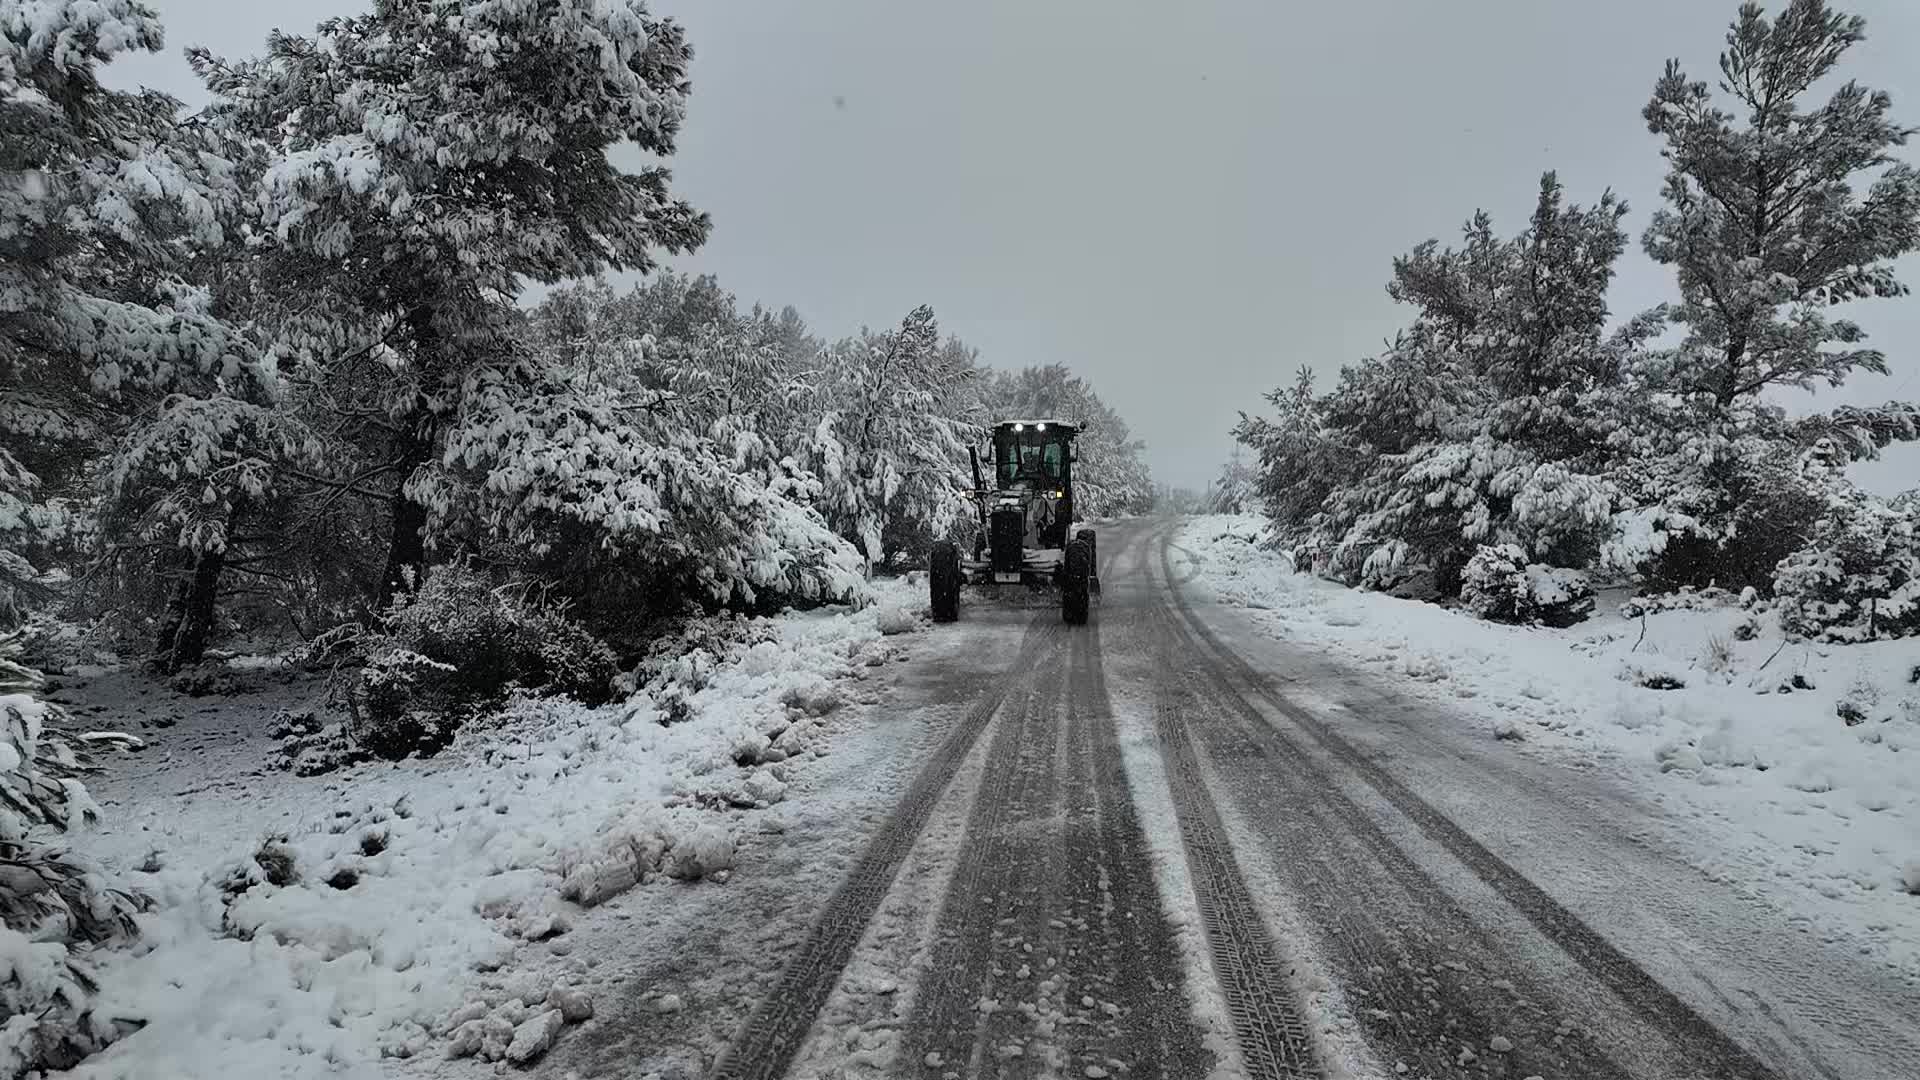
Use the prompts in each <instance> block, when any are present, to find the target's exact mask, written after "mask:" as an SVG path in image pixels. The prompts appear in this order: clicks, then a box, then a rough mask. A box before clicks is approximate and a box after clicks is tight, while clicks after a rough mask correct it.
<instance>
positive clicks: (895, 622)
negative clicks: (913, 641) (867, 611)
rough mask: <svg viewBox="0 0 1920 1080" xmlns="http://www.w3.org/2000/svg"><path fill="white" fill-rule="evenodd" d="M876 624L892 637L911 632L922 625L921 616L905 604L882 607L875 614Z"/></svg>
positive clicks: (883, 632)
mask: <svg viewBox="0 0 1920 1080" xmlns="http://www.w3.org/2000/svg"><path fill="white" fill-rule="evenodd" d="M874 624H875V625H876V626H877V627H878V628H879V630H880V632H881V633H882V634H886V635H887V636H889V637H891V636H893V635H896V634H910V633H912V632H913V631H915V630H917V629H919V627H920V616H919V614H918V613H917V612H915V611H914V610H913V609H912V608H910V607H907V606H905V605H902V606H898V607H886V608H882V609H880V611H879V613H878V614H877V615H875V616H874Z"/></svg>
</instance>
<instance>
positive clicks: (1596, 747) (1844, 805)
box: [1176, 516, 1920, 976]
mask: <svg viewBox="0 0 1920 1080" xmlns="http://www.w3.org/2000/svg"><path fill="white" fill-rule="evenodd" d="M1262 529H1263V522H1262V521H1261V520H1260V519H1257V518H1252V517H1229V516H1210V517H1201V518H1195V519H1193V520H1192V521H1191V522H1189V523H1188V524H1187V525H1186V526H1185V527H1184V528H1183V530H1182V532H1181V535H1180V540H1179V549H1178V551H1177V552H1176V555H1177V556H1178V557H1180V558H1181V559H1182V560H1183V561H1185V562H1187V563H1189V564H1190V565H1191V569H1193V570H1196V571H1197V579H1196V580H1195V581H1194V582H1193V583H1191V584H1189V585H1188V586H1186V587H1187V588H1189V589H1198V590H1200V591H1201V592H1203V593H1210V594H1212V595H1213V596H1214V597H1215V598H1216V599H1218V600H1220V601H1221V602H1223V603H1227V604H1230V605H1234V606H1238V607H1241V608H1243V609H1245V611H1246V614H1247V615H1248V616H1249V617H1250V619H1251V620H1252V621H1253V622H1254V624H1255V625H1256V626H1257V627H1258V628H1259V629H1261V630H1262V631H1263V632H1265V633H1268V634H1271V635H1273V636H1274V637H1276V638H1280V639H1283V640H1285V641H1287V642H1289V643H1290V644H1291V645H1294V646H1297V647H1304V648H1308V649H1320V650H1324V651H1325V652H1326V653H1328V654H1329V655H1330V656H1332V657H1335V658H1338V659H1341V660H1344V661H1347V662H1349V663H1352V664H1354V665H1357V666H1359V667H1361V668H1363V669H1370V670H1373V671H1376V672H1379V673H1381V674H1383V675H1389V676H1393V677H1394V685H1395V686H1396V688H1397V689H1400V690H1402V691H1403V692H1405V693H1407V694H1409V695H1413V696H1416V697H1424V698H1426V699H1428V700H1430V701H1436V702H1444V703H1445V704H1447V705H1448V706H1449V708H1447V709H1444V710H1436V711H1435V715H1436V716H1455V717H1459V718H1461V722H1462V723H1468V724H1479V725H1482V726H1483V730H1484V733H1485V735H1486V737H1488V738H1490V739H1506V740H1511V741H1513V742H1514V743H1515V744H1516V745H1517V746H1518V747H1520V748H1521V749H1522V751H1523V752H1526V753H1529V754H1533V755H1537V756H1540V757H1542V758H1544V759H1547V760H1555V761H1560V762H1564V763H1566V764H1569V765H1578V766H1580V767H1582V768H1601V769H1606V770H1609V771H1611V772H1613V773H1616V774H1617V775H1618V776H1619V777H1620V778H1621V780H1623V781H1624V782H1626V783H1628V784H1630V785H1632V787H1633V788H1634V789H1635V790H1639V791H1642V792H1644V793H1645V795H1646V796H1647V798H1648V799H1649V800H1650V801H1652V802H1654V803H1657V804H1659V805H1661V806H1664V807H1665V808H1666V809H1667V811H1668V812H1669V813H1670V814H1671V815H1672V817H1673V818H1674V819H1675V820H1676V821H1679V822H1684V823H1686V824H1685V827H1684V828H1682V829H1678V830H1676V833H1677V835H1678V836H1679V837H1680V838H1681V844H1682V849H1683V850H1684V851H1685V852H1686V854H1687V856H1688V858H1689V859H1691V860H1692V861H1693V862H1695V863H1696V864H1697V865H1698V866H1699V867H1701V869H1703V870H1704V871H1706V872H1707V873H1708V874H1710V875H1711V876H1713V877H1715V878H1716V879H1719V880H1722V881H1725V882H1728V883H1730V884H1732V885H1734V886H1736V887H1738V888H1741V889H1743V890H1746V891H1749V892H1751V893H1754V894H1759V895H1765V896H1766V897H1768V898H1769V899H1770V900H1772V901H1774V902H1776V903H1781V904H1784V905H1785V906H1786V907H1788V908H1789V909H1790V910H1792V911H1794V912H1796V913H1797V914H1798V915H1800V916H1802V917H1803V918H1804V919H1805V920H1806V921H1807V922H1808V923H1809V924H1811V925H1814V926H1818V927H1820V928H1821V929H1822V930H1823V931H1824V932H1843V933H1845V935H1846V936H1848V937H1850V938H1852V939H1853V940H1855V941H1856V942H1857V943H1858V944H1859V947H1860V949H1861V951H1862V952H1865V953H1868V954H1869V955H1872V956H1874V957H1876V958H1878V959H1880V960H1882V961H1884V962H1886V963H1887V964H1890V965H1892V966H1893V967H1895V968H1897V969H1899V970H1901V971H1902V972H1904V973H1906V974H1908V975H1909V976H1913V975H1916V974H1920V645H1916V643H1915V642H1914V641H1911V640H1908V641H1893V642H1879V643H1873V644H1867V645H1847V646H1827V645H1818V644H1810V643H1806V642H1789V641H1787V640H1786V639H1785V638H1784V637H1783V635H1782V633H1781V632H1780V629H1779V626H1778V623H1777V621H1776V620H1775V618H1774V617H1773V616H1772V614H1771V613H1769V612H1768V611H1766V610H1765V606H1764V604H1761V605H1756V606H1754V607H1752V608H1745V607H1742V606H1741V605H1740V603H1739V602H1738V600H1737V599H1736V598H1718V599H1715V598H1691V599H1688V600H1685V601H1683V602H1682V603H1683V605H1684V606H1682V607H1680V608H1679V609H1677V610H1660V611H1653V612H1651V613H1648V614H1646V615H1645V617H1644V618H1642V617H1640V616H1639V615H1638V614H1637V613H1623V611H1622V610H1621V608H1622V601H1624V600H1625V599H1626V596H1625V595H1624V594H1621V595H1616V596H1611V597H1609V596H1605V595H1603V597H1602V601H1601V604H1600V610H1599V611H1598V613H1597V614H1596V615H1595V616H1594V617H1593V618H1591V619H1589V620H1588V621H1586V622H1584V623H1582V624H1580V625H1578V626H1575V627H1572V628H1569V629H1564V630H1556V629H1547V628H1540V627H1514V626H1503V625H1498V624H1494V623H1487V622H1482V621H1480V620H1477V619H1475V618H1473V617H1472V616H1470V615H1468V614H1466V613H1465V612H1462V611H1455V610H1449V609H1446V608H1442V607H1439V606H1436V605H1433V604H1426V603H1420V602H1417V601H1411V600H1402V599H1396V598H1393V597H1390V596H1386V595H1383V594H1379V593H1368V592H1360V591H1356V590H1352V589H1347V588H1344V587H1342V586H1340V585H1337V584H1335V583H1331V582H1327V581H1323V580H1319V579H1316V578H1314V577H1312V576H1311V575H1307V574H1300V573H1295V572H1294V571H1293V568H1292V566H1291V564H1290V562H1289V561H1288V559H1287V558H1286V556H1285V555H1284V554H1283V553H1280V552H1277V551H1274V550H1271V549H1269V548H1267V547H1266V546H1264V545H1262V544H1261V543H1260V542H1259V541H1260V539H1261V535H1262ZM1176 569H1185V568H1182V567H1178V566H1177V567H1176Z"/></svg>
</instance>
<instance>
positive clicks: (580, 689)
mask: <svg viewBox="0 0 1920 1080" xmlns="http://www.w3.org/2000/svg"><path fill="white" fill-rule="evenodd" d="M362 649H363V652H364V657H365V665H364V666H363V667H362V668H361V670H360V672H359V674H358V676H357V682H356V685H355V686H354V688H353V692H352V693H351V694H350V695H349V699H350V704H351V707H352V711H353V713H354V726H353V735H354V738H355V740H356V741H357V742H358V743H359V744H360V745H362V746H364V747H366V748H367V749H368V750H370V751H372V752H373V753H375V754H379V755H381V756H383V757H404V756H406V755H407V754H409V753H413V752H415V751H430V750H433V749H437V748H438V747H439V746H441V745H444V744H445V743H446V741H447V740H448V739H450V738H451V737H452V736H453V733H454V731H455V730H456V729H458V727H459V726H460V724H462V723H464V722H465V721H467V720H469V719H471V718H473V717H474V716H475V715H477V714H480V713H483V712H485V711H487V710H489V709H492V708H494V707H496V706H498V705H499V704H500V703H501V701H503V700H504V698H505V697H506V695H507V693H508V692H509V691H510V690H513V689H516V688H518V689H525V690H536V691H542V692H545V693H553V694H568V695H571V696H573V697H574V698H577V699H578V700H580V701H582V702H584V703H586V704H589V705H597V704H600V703H602V702H604V701H606V700H607V699H608V698H609V697H610V696H611V695H612V692H613V679H614V676H615V675H616V674H617V664H616V661H615V659H614V656H613V653H612V651H611V650H609V649H608V648H607V647H606V646H605V645H604V644H602V643H600V642H599V641H598V640H596V639H595V638H594V637H593V636H592V635H591V634H589V633H587V632H586V630H584V629H583V628H581V627H580V626H579V625H578V624H577V623H574V622H573V621H572V620H570V619H568V618H567V617H566V616H565V615H564V614H563V613H562V612H560V611H559V610H556V609H555V608H553V607H551V606H549V605H547V604H545V603H543V602H541V601H539V600H538V599H536V598H533V597H532V596H530V595H529V594H528V593H527V592H526V591H525V590H524V589H521V588H516V587H514V586H496V585H494V584H492V583H491V582H489V581H488V580H487V579H486V578H485V577H483V576H481V574H480V573H479V572H478V571H476V570H475V569H474V568H473V567H472V565H471V564H469V563H466V562H464V561H462V562H454V563H450V564H448V565H446V566H443V567H440V568H437V569H436V570H435V571H434V573H433V574H432V575H431V576H429V577H428V578H427V580H426V581H425V582H424V583H423V584H422V585H421V587H420V588H419V589H418V590H416V591H414V592H413V593H411V594H407V595H404V596H402V597H400V598H399V599H397V600H396V601H395V602H394V605H393V607H392V608H390V609H389V610H388V611H387V613H386V615H385V616H384V617H383V618H382V620H381V626H380V628H379V630H378V631H376V632H375V633H373V634H372V635H370V636H369V637H368V639H367V640H366V641H365V642H363V644H362Z"/></svg>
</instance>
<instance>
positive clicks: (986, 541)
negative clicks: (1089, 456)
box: [929, 420, 1100, 625]
mask: <svg viewBox="0 0 1920 1080" xmlns="http://www.w3.org/2000/svg"><path fill="white" fill-rule="evenodd" d="M1079 435H1080V428H1079V426H1077V425H1075V424H1070V423H1063V422H1061V421H1058V420H1007V421H1003V422H1001V423H999V424H996V425H994V429H993V448H992V451H991V452H992V455H993V457H992V461H991V462H990V465H991V468H992V470H993V475H992V485H991V486H989V485H988V481H987V477H986V476H985V475H983V473H982V471H981V462H980V455H979V452H978V451H973V452H972V453H973V497H974V501H975V502H976V503H977V504H978V506H979V515H980V533H979V539H978V540H977V541H976V542H975V544H974V549H973V557H972V558H962V557H961V553H960V548H959V545H957V544H955V543H953V542H951V541H943V542H941V543H938V544H935V545H934V548H933V561H932V566H931V573H930V574H929V578H930V581H931V588H932V594H933V617H934V620H935V621H937V622H952V621H953V620H955V619H957V618H959V617H960V594H961V591H962V589H963V587H964V586H966V585H968V584H972V585H974V586H976V587H977V588H976V591H977V592H980V593H983V594H986V595H997V594H998V593H999V591H1000V590H1001V589H1002V588H1007V587H1022V588H1025V589H1026V590H1027V591H1028V592H1029V593H1030V594H1031V593H1044V592H1047V591H1057V592H1058V593H1059V598H1060V612H1061V616H1062V617H1063V618H1065V619H1066V621H1067V622H1069V623H1072V624H1075V625H1079V624H1081V623H1085V622H1086V621H1087V614H1088V609H1089V608H1090V606H1091V603H1092V598H1093V597H1094V596H1096V595H1098V594H1099V591H1100V576H1099V571H1098V569H1097V567H1096V565H1095V558H1094V555H1095V549H1094V534H1093V530H1091V529H1079V528H1076V527H1075V525H1074V516H1075V515H1074V499H1073V466H1074V463H1075V460H1076V456H1075V453H1074V449H1075V442H1076V440H1077V439H1078V437H1079Z"/></svg>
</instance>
